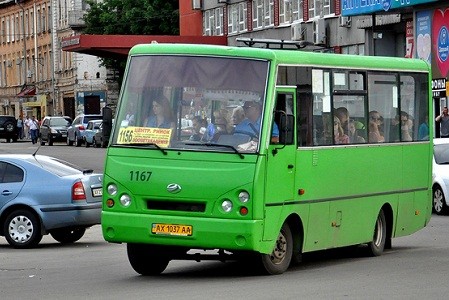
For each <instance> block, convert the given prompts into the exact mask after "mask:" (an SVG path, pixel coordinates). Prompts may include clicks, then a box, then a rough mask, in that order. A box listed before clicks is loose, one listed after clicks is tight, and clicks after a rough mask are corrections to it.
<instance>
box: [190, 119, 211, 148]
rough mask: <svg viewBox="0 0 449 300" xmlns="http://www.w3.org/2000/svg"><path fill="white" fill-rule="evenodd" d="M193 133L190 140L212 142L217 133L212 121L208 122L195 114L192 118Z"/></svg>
mask: <svg viewBox="0 0 449 300" xmlns="http://www.w3.org/2000/svg"><path fill="white" fill-rule="evenodd" d="M192 126H193V133H192V135H191V136H190V138H189V140H190V141H197V142H210V141H211V140H212V139H213V137H214V136H215V133H216V128H215V126H214V125H213V124H212V123H209V124H208V122H207V120H206V119H204V118H202V117H201V116H195V117H193V119H192Z"/></svg>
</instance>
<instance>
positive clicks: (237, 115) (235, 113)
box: [231, 106, 245, 127]
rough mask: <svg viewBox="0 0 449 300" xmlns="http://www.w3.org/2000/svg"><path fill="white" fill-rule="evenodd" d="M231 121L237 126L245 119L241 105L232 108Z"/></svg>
mask: <svg viewBox="0 0 449 300" xmlns="http://www.w3.org/2000/svg"><path fill="white" fill-rule="evenodd" d="M231 119H232V123H233V125H234V127H235V126H237V125H238V124H239V123H240V122H242V121H243V120H244V119H245V111H244V110H243V107H241V106H237V107H235V108H234V109H233V110H232V115H231Z"/></svg>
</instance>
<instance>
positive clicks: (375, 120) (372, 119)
mask: <svg viewBox="0 0 449 300" xmlns="http://www.w3.org/2000/svg"><path fill="white" fill-rule="evenodd" d="M382 120H383V118H382V116H381V115H380V114H379V112H378V111H376V110H373V111H370V112H369V126H368V129H369V136H368V141H369V142H370V143H383V142H385V137H384V135H383V130H382Z"/></svg>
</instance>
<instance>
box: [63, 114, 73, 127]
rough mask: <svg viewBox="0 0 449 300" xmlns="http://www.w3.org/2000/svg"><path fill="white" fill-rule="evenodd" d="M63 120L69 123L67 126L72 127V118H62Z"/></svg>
mask: <svg viewBox="0 0 449 300" xmlns="http://www.w3.org/2000/svg"><path fill="white" fill-rule="evenodd" d="M63 118H64V119H66V120H67V122H68V123H69V126H70V125H72V122H73V120H72V118H70V117H69V116H63Z"/></svg>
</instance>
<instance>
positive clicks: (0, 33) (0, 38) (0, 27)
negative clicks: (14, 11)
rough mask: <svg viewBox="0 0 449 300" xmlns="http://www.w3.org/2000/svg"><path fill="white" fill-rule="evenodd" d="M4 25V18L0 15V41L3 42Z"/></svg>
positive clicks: (4, 35)
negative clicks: (0, 18) (0, 20)
mask: <svg viewBox="0 0 449 300" xmlns="http://www.w3.org/2000/svg"><path fill="white" fill-rule="evenodd" d="M5 37H6V26H5V18H3V17H2V23H1V25H0V43H2V44H4V43H5V42H6V38H5Z"/></svg>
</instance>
